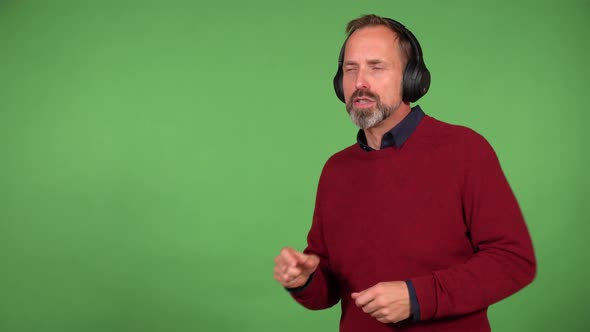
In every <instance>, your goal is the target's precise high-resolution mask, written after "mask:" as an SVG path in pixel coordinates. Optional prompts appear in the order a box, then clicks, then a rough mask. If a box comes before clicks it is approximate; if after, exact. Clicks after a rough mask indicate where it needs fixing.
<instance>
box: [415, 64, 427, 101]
mask: <svg viewBox="0 0 590 332" xmlns="http://www.w3.org/2000/svg"><path fill="white" fill-rule="evenodd" d="M416 88H417V91H418V97H417V98H416V100H418V99H420V98H422V96H424V95H425V94H426V92H428V88H430V72H429V71H428V69H427V68H426V65H425V64H424V63H422V64H421V65H420V80H418V86H417V87H416Z"/></svg>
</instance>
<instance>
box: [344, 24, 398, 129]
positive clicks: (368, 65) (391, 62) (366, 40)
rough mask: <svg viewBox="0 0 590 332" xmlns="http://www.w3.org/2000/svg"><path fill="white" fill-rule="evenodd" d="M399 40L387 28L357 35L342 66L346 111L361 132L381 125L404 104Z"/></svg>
mask: <svg viewBox="0 0 590 332" xmlns="http://www.w3.org/2000/svg"><path fill="white" fill-rule="evenodd" d="M404 65H405V63H404V62H403V61H402V57H401V51H400V49H399V46H398V40H397V36H396V35H395V33H394V32H393V31H391V30H390V29H389V28H387V27H385V26H374V27H365V28H362V29H359V30H357V31H355V32H354V33H353V34H352V35H351V36H350V38H349V39H348V42H347V43H346V48H345V50H344V62H343V65H342V70H343V79H342V84H343V88H344V99H345V101H346V110H347V111H348V113H349V114H350V116H351V118H352V120H353V122H354V123H355V124H356V125H357V126H358V127H360V128H361V129H367V128H370V127H373V126H375V125H377V124H378V123H379V122H381V121H383V120H384V119H385V118H387V117H389V116H390V115H391V114H392V113H393V112H395V110H396V109H397V108H398V107H399V106H400V105H401V103H402V96H401V84H402V75H403V66H404Z"/></svg>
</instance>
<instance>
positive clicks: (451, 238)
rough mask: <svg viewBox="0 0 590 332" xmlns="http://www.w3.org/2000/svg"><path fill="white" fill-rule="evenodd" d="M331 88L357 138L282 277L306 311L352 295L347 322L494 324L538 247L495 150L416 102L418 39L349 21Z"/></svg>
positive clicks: (322, 184) (360, 326) (329, 174)
mask: <svg viewBox="0 0 590 332" xmlns="http://www.w3.org/2000/svg"><path fill="white" fill-rule="evenodd" d="M347 33H348V38H347V40H346V42H345V45H344V46H343V49H342V52H341V55H340V61H339V68H338V73H337V74H336V77H335V79H334V86H335V89H336V93H337V95H338V96H339V98H341V99H343V101H344V102H345V103H346V109H347V111H348V113H349V114H350V116H351V118H352V120H353V122H354V123H355V124H356V125H357V126H358V127H359V128H360V130H359V132H358V135H357V144H354V145H352V146H350V147H348V148H346V149H344V150H342V151H340V152H338V153H336V154H335V155H333V156H332V157H331V158H330V159H329V160H328V161H327V163H326V165H325V166H324V169H323V171H322V174H321V177H320V181H319V185H318V191H317V197H316V205H315V210H314V217H313V222H312V226H311V229H310V231H309V234H308V239H307V240H308V246H307V248H306V249H305V250H304V251H303V252H299V251H297V250H295V249H293V248H289V247H285V248H283V249H282V250H281V252H280V254H279V255H278V256H277V257H276V258H275V264H276V265H275V269H274V277H275V279H276V280H277V281H278V282H279V283H280V284H281V285H283V286H284V287H285V288H287V290H288V291H289V292H290V294H291V296H292V297H293V298H294V299H295V300H296V301H298V302H299V303H300V304H302V305H303V306H305V307H307V308H309V309H313V310H317V309H324V308H328V307H331V306H333V305H334V304H336V303H337V302H338V301H341V307H342V317H341V321H340V330H341V331H490V325H489V323H488V320H487V315H486V312H487V307H488V306H489V305H491V304H493V303H495V302H497V301H499V300H501V299H503V298H505V297H507V296H509V295H511V294H513V293H515V292H516V291H518V290H519V289H521V288H523V287H524V286H525V285H527V284H529V283H530V282H531V281H532V280H533V278H534V276H535V271H536V263H535V257H534V253H533V247H532V243H531V239H530V236H529V233H528V231H527V228H526V225H525V223H524V220H523V217H522V214H521V211H520V208H519V206H518V203H517V201H516V199H515V197H514V195H513V193H512V190H511V189H510V186H509V184H508V182H507V181H506V178H505V176H504V174H503V172H502V169H501V167H500V164H499V161H498V159H497V158H496V155H495V153H494V150H493V149H492V147H491V146H490V145H489V144H488V142H487V141H486V140H485V139H484V138H483V137H482V136H480V135H479V134H477V133H475V132H474V131H472V130H470V129H468V128H465V127H461V126H455V125H450V124H447V123H444V122H442V121H439V120H437V119H434V118H432V117H430V116H428V115H425V114H424V112H423V111H422V110H421V109H420V107H419V106H415V107H413V108H411V107H410V102H414V101H415V100H417V99H418V98H420V97H421V96H422V95H423V94H424V93H426V91H427V90H428V86H429V83H430V74H429V72H428V70H427V69H426V67H425V65H424V62H423V60H422V54H421V49H420V46H419V44H418V42H417V40H416V39H415V37H414V36H413V35H412V34H411V33H410V32H409V31H408V30H407V29H405V27H403V25H401V24H400V23H398V22H396V21H393V20H391V19H387V18H382V17H378V16H375V15H367V16H363V17H360V18H358V19H356V20H353V21H351V22H349V24H348V27H347Z"/></svg>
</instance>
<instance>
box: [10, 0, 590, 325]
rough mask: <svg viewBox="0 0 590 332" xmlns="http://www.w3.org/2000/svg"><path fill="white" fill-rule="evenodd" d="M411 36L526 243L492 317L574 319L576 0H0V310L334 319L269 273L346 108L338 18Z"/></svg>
mask: <svg viewBox="0 0 590 332" xmlns="http://www.w3.org/2000/svg"><path fill="white" fill-rule="evenodd" d="M365 13H377V14H380V15H384V16H389V17H392V18H395V19H398V20H400V21H401V22H403V23H405V24H406V26H407V27H409V28H410V29H411V30H412V31H413V32H414V33H415V34H416V36H417V37H418V39H419V40H420V42H421V44H422V47H423V49H424V53H425V59H426V63H427V65H428V67H429V69H430V71H431V73H432V77H433V81H432V85H431V89H430V92H429V93H428V95H427V96H425V97H424V98H423V99H422V100H420V102H419V104H420V105H421V106H422V108H423V109H424V110H425V111H426V113H428V114H430V115H432V116H434V117H436V118H438V119H441V120H443V121H447V122H451V123H456V124H461V125H466V126H469V127H471V128H473V129H475V130H476V131H478V132H480V133H481V134H483V135H484V136H485V137H486V138H487V139H488V140H489V141H490V142H491V143H492V145H493V146H494V148H495V149H496V152H497V154H498V156H499V158H500V160H501V163H502V166H503V169H504V171H505V173H506V176H507V177H508V179H509V181H510V183H511V185H512V187H513V190H514V191H515V193H516V195H517V197H518V199H519V202H520V204H521V207H522V209H523V212H524V215H525V217H526V219H527V223H528V226H529V229H530V232H531V234H532V237H533V241H534V245H535V248H536V254H537V258H538V274H537V278H536V280H535V281H534V283H533V284H532V285H530V286H529V287H527V288H525V289H524V290H523V291H521V292H519V293H517V294H516V295H514V296H512V297H510V298H508V299H506V300H504V301H502V302H500V303H499V304H497V305H494V306H492V307H491V308H490V311H489V316H490V320H491V324H492V327H493V328H494V330H497V331H552V330H556V331H582V330H583V329H584V327H585V326H587V325H588V324H590V318H589V316H588V313H587V309H588V306H587V303H588V298H590V287H588V282H587V281H588V278H589V277H590V273H589V268H588V262H589V258H588V254H587V252H588V250H587V248H588V246H587V239H586V237H587V236H588V234H589V231H590V228H589V226H588V224H589V221H590V218H589V214H588V208H587V206H588V203H590V202H589V201H588V199H587V197H588V194H589V190H588V185H589V181H588V176H587V175H586V172H587V168H588V166H589V162H588V153H587V148H586V146H585V142H583V139H585V138H587V133H586V131H585V130H584V129H585V126H586V125H587V123H588V120H589V116H588V113H587V110H586V107H587V104H588V101H589V100H588V99H589V97H588V96H589V94H588V87H589V85H588V83H587V78H588V75H589V74H590V70H589V66H588V65H587V62H586V57H587V56H588V51H589V50H590V48H589V41H588V32H589V31H590V29H589V28H590V24H589V22H590V20H589V18H590V15H589V14H590V5H589V2H588V1H571V0H570V1H506V2H503V3H496V4H491V3H488V2H481V3H477V2H474V1H413V2H409V1H405V2H402V1H312V0H307V1H283V0H278V1H269V0H251V1H234V2H227V1H210V0H207V1H94V2H90V1H87V2H82V1H70V2H66V1H16V0H14V1H6V0H5V1H2V2H0V75H1V79H0V154H1V160H0V263H1V267H0V331H19V332H20V331H23V332H24V331H60V332H70V331H72V332H74V331H76V332H79V331H88V332H91V331H145V332H152V331H153V332H155V331H302V330H303V331H336V330H337V326H338V320H339V307H338V306H337V307H335V308H333V309H330V310H325V311H319V312H312V311H308V310H306V309H304V308H302V307H300V306H299V305H298V304H297V303H295V302H294V301H293V300H291V299H290V297H289V296H288V295H287V294H286V293H285V292H284V291H283V290H282V289H281V287H280V286H279V285H278V284H277V283H276V282H275V281H274V279H273V277H272V269H273V265H274V263H273V258H274V256H275V255H276V254H277V253H278V251H279V249H280V248H281V247H283V246H285V245H289V246H293V247H296V248H298V249H303V247H304V246H305V237H306V234H307V230H308V228H309V226H310V222H311V215H312V210H313V202H314V199H315V189H316V186H317V180H318V177H319V174H320V170H321V167H322V166H323V164H324V162H325V160H326V159H327V158H328V157H329V156H330V155H332V154H333V153H335V152H337V151H339V150H340V149H342V148H344V147H346V146H348V145H350V144H352V143H353V142H354V139H355V134H356V129H355V127H354V126H353V125H352V123H351V122H350V120H349V118H348V117H347V115H346V112H345V111H344V107H343V105H342V104H341V103H340V102H339V101H338V100H337V99H336V98H335V96H334V94H333V91H332V83H331V79H332V76H333V74H334V71H335V69H336V60H337V54H338V51H339V49H340V46H341V43H342V41H343V39H344V26H345V24H346V22H347V21H348V20H350V19H351V18H354V17H357V16H359V15H361V14H365Z"/></svg>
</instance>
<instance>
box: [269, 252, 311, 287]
mask: <svg viewBox="0 0 590 332" xmlns="http://www.w3.org/2000/svg"><path fill="white" fill-rule="evenodd" d="M319 263H320V258H319V257H318V256H316V255H306V254H304V253H302V252H299V251H297V250H295V249H293V248H289V247H285V248H283V249H281V252H280V253H279V255H278V256H277V257H275V275H274V276H275V279H276V280H277V281H278V282H279V283H280V284H281V285H283V287H287V288H297V287H301V286H303V285H305V283H306V282H307V279H309V276H310V275H311V274H312V273H313V272H314V271H315V269H316V268H317V267H318V264H319Z"/></svg>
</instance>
